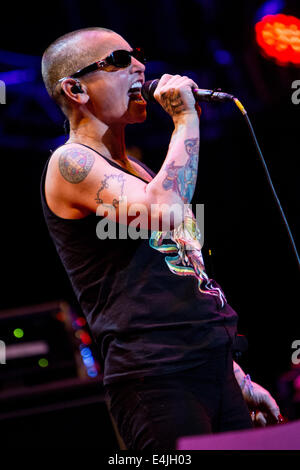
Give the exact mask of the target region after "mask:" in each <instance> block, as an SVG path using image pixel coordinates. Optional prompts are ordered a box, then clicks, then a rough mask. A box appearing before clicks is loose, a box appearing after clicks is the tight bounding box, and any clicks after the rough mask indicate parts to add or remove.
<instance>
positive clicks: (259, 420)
mask: <svg viewBox="0 0 300 470" xmlns="http://www.w3.org/2000/svg"><path fill="white" fill-rule="evenodd" d="M251 419H252V421H253V423H254V425H255V426H258V427H264V426H266V425H267V420H266V417H265V416H264V414H263V413H262V412H261V411H252V413H251Z"/></svg>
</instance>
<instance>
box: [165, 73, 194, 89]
mask: <svg viewBox="0 0 300 470" xmlns="http://www.w3.org/2000/svg"><path fill="white" fill-rule="evenodd" d="M184 81H188V83H189V85H190V86H191V88H199V87H198V85H197V83H196V82H194V81H193V80H192V79H191V78H188V77H186V76H185V75H183V76H182V75H170V74H168V73H165V74H164V75H162V77H161V79H160V80H159V82H158V84H157V88H156V89H160V88H162V87H163V86H164V85H166V84H167V85H168V86H169V87H171V85H172V86H173V85H175V84H176V86H177V85H180V84H181V82H184Z"/></svg>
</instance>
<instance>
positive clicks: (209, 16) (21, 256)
mask: <svg viewBox="0 0 300 470" xmlns="http://www.w3.org/2000/svg"><path fill="white" fill-rule="evenodd" d="M298 3H299V2H297V1H286V2H273V4H275V6H276V4H277V6H278V5H279V6H280V4H282V11H283V12H284V13H287V14H292V15H296V16H297V15H298V17H299V16H300V11H299V6H298V5H297V4H298ZM263 4H264V2H262V1H251V2H249V1H232V0H228V1H226V2H224V1H220V0H210V1H208V0H185V1H176V0H175V1H171V0H162V1H157V0H154V1H152V2H147V3H142V2H141V1H135V0H133V1H120V0H109V1H105V2H104V1H97V2H96V1H89V2H86V1H81V0H76V1H71V0H64V1H60V2H51V3H47V4H44V6H42V4H37V3H36V2H26V3H19V4H15V3H13V2H11V4H6V12H5V17H6V18H7V24H6V26H5V25H4V24H3V25H2V26H3V27H2V28H1V33H0V34H1V42H0V47H1V50H0V79H2V80H3V81H5V83H6V86H7V97H6V105H1V106H0V117H1V121H0V149H1V176H2V178H1V189H2V197H1V215H2V224H1V248H2V250H1V271H2V276H1V277H2V282H1V284H2V289H1V301H0V308H2V309H7V308H11V307H19V306H23V305H30V304H36V303H41V302H48V301H51V300H56V299H59V298H63V299H65V300H68V301H70V302H71V303H72V302H75V299H74V296H73V293H72V290H71V287H70V284H69V281H68V279H67V277H66V275H65V273H64V270H63V268H62V266H61V264H60V261H59V258H58V256H57V255H56V252H55V249H54V246H53V245H52V242H51V240H50V239H49V236H48V233H47V230H46V227H45V224H44V220H43V216H42V211H41V204H40V195H39V184H40V176H41V172H42V169H43V167H44V164H45V162H46V160H47V158H48V156H49V155H50V149H52V150H54V149H55V148H56V147H57V146H58V145H60V144H61V143H63V142H64V140H65V137H64V135H63V134H64V131H63V116H62V114H61V113H60V111H59V110H58V109H57V108H56V106H55V105H54V104H53V103H52V102H51V100H50V98H49V97H48V95H47V94H46V91H45V90H44V86H43V83H42V79H41V75H40V60H41V55H42V53H43V51H44V50H45V48H46V47H47V46H48V45H49V44H50V43H51V42H52V41H53V40H55V39H56V38H57V37H59V36H61V35H63V34H65V33H66V32H69V31H72V30H75V29H79V28H83V27H88V26H103V27H107V28H110V29H113V30H115V31H116V32H118V33H119V34H121V35H123V36H124V37H125V38H126V39H127V40H128V41H129V42H130V43H131V44H132V45H141V46H143V47H144V48H145V49H146V52H147V56H148V67H147V70H146V79H151V78H157V77H160V76H161V75H162V74H163V73H171V74H173V73H179V74H186V75H189V76H191V78H193V79H194V80H195V81H196V82H197V83H198V84H199V86H200V87H201V88H210V89H213V88H215V87H221V88H222V89H223V90H224V91H227V92H229V93H232V94H234V95H235V96H237V97H238V98H239V99H240V100H241V102H242V103H243V104H244V106H245V107H246V109H247V110H248V113H249V116H250V118H251V120H252V123H253V125H254V128H255V131H256V135H257V138H258V140H259V142H260V145H261V148H262V151H263V153H264V156H265V159H266V162H267V165H268V168H269V170H270V173H271V176H272V180H273V183H274V185H275V188H276V189H277V193H278V196H279V198H280V200H281V203H282V207H283V209H284V211H285V213H286V216H287V219H288V221H289V224H290V227H291V229H292V232H293V234H294V237H295V240H296V242H297V239H298V237H299V228H300V227H299V219H298V214H299V192H298V188H299V173H298V165H297V162H298V160H299V123H300V122H299V112H300V105H298V106H297V105H294V104H292V101H291V95H292V88H291V85H292V82H293V81H294V80H296V79H300V68H297V67H296V66H292V65H289V66H285V67H283V66H279V65H277V64H276V63H275V62H273V61H270V60H268V59H266V58H264V57H263V56H262V55H261V53H260V51H259V48H258V46H257V45H256V42H255V36H254V24H255V22H256V21H257V20H258V19H259V18H260V14H261V12H259V8H260V7H262V5H263ZM202 109H203V114H202V118H201V151H200V165H199V173H198V182H197V188H196V191H195V196H194V200H193V202H194V203H204V204H205V243H204V250H203V251H204V256H205V259H206V262H207V269H208V272H209V275H210V276H212V277H215V278H216V280H217V281H218V282H219V283H220V284H221V285H222V286H223V289H224V290H225V293H226V295H227V298H228V300H229V303H230V304H231V305H232V306H233V307H234V308H235V309H236V310H237V312H238V313H239V319H240V320H239V332H240V333H243V334H245V335H246V336H247V338H248V341H249V351H248V353H246V354H245V355H244V357H243V358H242V360H241V364H242V366H243V367H244V369H245V370H246V371H247V372H249V373H250V374H251V377H252V379H253V380H255V381H257V382H259V383H261V384H262V385H263V386H265V387H266V388H268V389H269V390H270V391H271V392H272V393H273V394H275V396H276V394H277V380H278V377H279V376H280V375H281V374H282V373H283V372H284V371H286V370H288V369H289V368H290V367H291V354H292V352H293V350H292V348H291V344H292V342H293V341H294V340H296V339H300V331H299V284H298V280H299V279H298V269H297V262H296V259H295V256H294V255H293V252H292V249H291V245H290V243H289V240H288V236H287V233H286V229H285V228H284V225H283V223H282V220H281V218H280V215H279V211H278V209H277V208H276V206H275V202H274V200H273V198H272V195H271V190H270V188H269V187H268V184H267V180H266V177H265V175H264V172H263V168H262V165H261V163H260V162H259V159H258V156H257V154H256V152H255V149H254V146H253V143H252V141H251V138H250V135H249V132H248V129H247V126H246V124H245V122H244V120H243V118H242V115H241V113H240V112H239V111H238V110H237V108H236V107H235V106H234V105H233V104H231V103H229V104H209V105H207V104H203V106H202ZM171 132H172V123H171V120H170V118H169V117H168V116H167V115H166V114H164V113H163V112H162V111H161V109H160V108H159V106H158V105H157V106H156V105H149V109H148V119H147V121H146V122H145V123H143V124H139V125H133V126H131V128H128V133H127V145H128V148H129V149H131V151H132V152H140V154H141V158H142V160H143V161H144V162H145V163H146V164H147V165H148V166H149V167H150V168H152V169H153V170H154V171H157V170H158V169H159V168H160V166H161V164H162V162H163V159H164V158H165V155H166V151H167V147H168V143H169V139H170V135H171ZM132 147H135V149H132ZM208 249H210V250H212V257H211V258H210V259H208V256H207V253H208ZM0 337H1V334H0Z"/></svg>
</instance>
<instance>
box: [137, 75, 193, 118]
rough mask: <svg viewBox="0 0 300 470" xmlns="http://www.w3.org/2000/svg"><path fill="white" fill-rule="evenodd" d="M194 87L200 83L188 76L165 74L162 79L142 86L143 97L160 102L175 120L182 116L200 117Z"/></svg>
mask: <svg viewBox="0 0 300 470" xmlns="http://www.w3.org/2000/svg"><path fill="white" fill-rule="evenodd" d="M193 88H198V85H197V84H196V83H195V82H194V81H193V80H191V79H190V78H188V77H185V76H180V75H169V74H164V75H163V76H162V77H161V79H160V80H152V81H150V82H146V83H145V84H144V85H143V88H142V94H143V97H144V98H145V99H146V100H148V101H156V102H158V103H159V104H160V105H161V106H162V107H163V109H164V110H165V111H166V112H167V113H168V114H169V115H170V116H171V117H172V119H173V120H174V121H176V120H178V119H180V118H181V117H187V116H191V117H197V114H198V116H199V117H200V115H201V108H200V106H199V105H198V104H197V102H196V100H195V97H194V94H193V91H192V90H193Z"/></svg>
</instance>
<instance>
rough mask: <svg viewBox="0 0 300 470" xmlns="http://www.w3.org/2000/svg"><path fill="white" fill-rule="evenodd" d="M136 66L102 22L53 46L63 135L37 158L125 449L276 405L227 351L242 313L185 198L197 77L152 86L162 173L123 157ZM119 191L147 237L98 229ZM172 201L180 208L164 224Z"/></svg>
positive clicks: (270, 414)
mask: <svg viewBox="0 0 300 470" xmlns="http://www.w3.org/2000/svg"><path fill="white" fill-rule="evenodd" d="M144 73H145V64H144V57H143V53H142V51H141V50H140V49H133V48H132V47H131V46H130V45H129V44H128V42H127V41H126V40H125V39H123V38H122V37H121V36H120V35H118V34H117V33H115V32H113V31H111V30H108V29H105V28H87V29H82V30H78V31H74V32H71V33H68V34H66V35H64V36H62V37H60V38H59V39H57V40H56V41H55V42H53V43H52V44H51V45H50V46H49V47H48V48H47V50H46V51H45V53H44V55H43V58H42V75H43V79H44V82H45V86H46V88H47V90H48V92H49V94H50V96H51V97H52V98H53V99H54V100H55V102H56V103H57V104H58V106H59V107H60V108H61V109H62V111H63V112H64V114H65V115H66V118H67V119H68V121H69V124H70V133H69V137H68V140H67V141H66V143H65V144H64V145H62V146H60V147H59V148H57V149H56V150H55V151H54V152H53V153H52V155H51V156H50V157H49V159H48V161H47V163H46V165H45V169H44V172H43V175H42V181H41V198H42V206H43V211H44V216H45V220H46V223H47V226H48V229H49V232H50V235H51V237H52V239H53V242H54V244H55V246H56V249H57V252H58V255H59V256H60V258H61V261H62V263H63V265H64V267H65V270H66V272H67V274H68V276H69V278H70V281H71V283H72V286H73V289H74V292H75V294H76V296H77V299H78V301H79V303H80V305H81V307H82V310H83V312H84V314H85V315H86V318H87V321H88V323H89V326H90V328H91V331H92V334H93V336H94V339H95V342H96V344H97V345H98V350H99V358H100V361H101V365H102V370H103V374H104V376H103V384H104V387H105V391H106V394H107V397H108V399H109V402H110V409H111V412H112V415H113V416H114V418H115V420H116V423H117V426H118V430H119V432H120V434H121V436H122V438H123V440H124V442H125V445H126V447H127V449H128V450H133V451H135V450H136V451H138V450H148V451H154V450H155V451H156V450H172V449H175V448H176V439H177V438H178V437H180V436H187V435H197V434H205V433H206V434H207V433H214V432H221V431H229V430H239V429H245V428H250V427H252V425H253V421H255V420H256V421H257V422H260V423H261V424H262V425H265V424H267V423H269V422H274V423H275V422H278V421H279V416H280V415H279V413H280V412H279V408H278V406H277V404H276V402H275V400H274V399H273V398H272V396H271V395H270V394H269V393H268V392H267V391H266V390H265V389H264V388H262V387H261V386H260V385H258V384H256V383H254V382H252V381H251V379H250V377H249V375H245V373H244V372H243V371H242V370H241V368H240V367H239V366H238V365H237V364H236V363H234V362H233V359H232V353H231V349H232V345H233V343H234V340H235V336H236V325H237V313H236V312H235V311H234V310H233V309H232V308H231V307H230V305H229V304H228V302H227V300H226V297H225V295H224V292H223V291H222V289H221V287H220V286H219V285H218V284H217V282H216V281H214V280H213V279H210V278H209V277H208V275H207V273H206V271H205V267H204V262H203V258H202V254H201V246H200V243H199V237H198V235H199V234H198V229H197V226H196V223H195V218H194V215H193V213H192V211H191V209H190V208H189V206H188V204H189V203H190V202H191V199H192V197H193V193H194V189H195V184H196V179H197V172H198V167H199V165H200V166H201V153H200V161H198V159H199V138H200V136H199V128H200V127H199V122H200V115H201V109H200V107H199V105H198V104H197V103H196V102H195V98H194V95H193V92H192V89H193V88H198V85H197V84H196V83H195V82H194V81H193V80H191V79H189V78H188V77H183V76H179V75H174V76H172V75H168V74H165V75H163V76H162V77H161V79H160V80H159V82H158V84H157V87H156V89H155V92H154V98H155V99H156V101H157V102H158V103H159V105H160V106H162V108H163V109H164V110H165V112H166V113H168V114H169V116H170V118H171V119H172V121H173V123H174V130H173V133H172V135H171V137H170V145H169V149H168V152H167V155H166V156H165V159H164V161H163V162H162V165H161V168H160V170H159V171H158V173H157V174H155V173H154V172H153V171H152V170H151V169H150V168H148V167H147V166H146V165H145V164H143V163H141V162H140V161H138V160H136V159H135V158H133V157H131V156H129V155H127V154H126V149H125V137H124V132H125V127H126V126H127V125H129V124H133V123H141V122H143V121H144V120H145V119H146V108H147V103H146V101H145V100H144V99H143V98H142V95H141V88H142V85H143V84H144V81H145V76H144ZM120 200H122V201H124V200H125V201H126V204H127V205H126V210H127V222H128V223H130V222H131V221H132V213H131V212H130V207H131V206H132V205H136V204H138V205H139V206H140V207H143V208H144V209H145V208H146V209H147V213H148V214H151V218H152V219H153V220H151V222H155V223H156V224H157V227H158V228H157V230H156V231H152V230H148V235H149V236H148V238H147V239H145V238H142V237H140V238H135V239H134V238H130V237H127V238H126V239H122V238H114V237H110V236H109V235H110V234H109V233H108V236H107V237H101V236H99V233H98V231H97V233H96V226H97V224H98V222H99V220H102V218H103V217H104V212H106V213H108V214H109V213H110V211H113V214H114V216H116V220H115V223H116V224H120V223H121V222H120V210H119V209H120ZM170 206H174V207H176V208H177V209H176V210H174V211H173V212H172V214H171V215H172V217H170V220H169V221H168V223H169V229H168V227H167V224H166V223H165V218H164V215H165V211H166V208H168V207H170ZM153 207H155V208H156V209H155V210H154V211H153V210H152V211H151V209H153ZM142 212H143V214H144V213H145V211H142ZM106 215H107V214H106ZM147 217H148V216H145V217H144V219H143V218H141V220H140V222H141V226H143V224H145V223H146V219H147ZM251 417H252V419H251Z"/></svg>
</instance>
